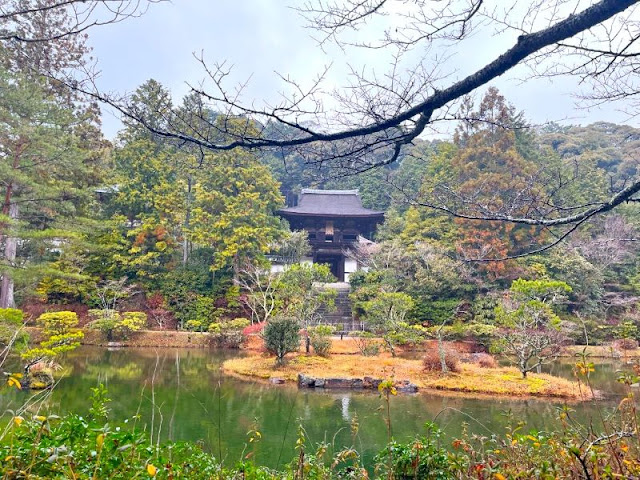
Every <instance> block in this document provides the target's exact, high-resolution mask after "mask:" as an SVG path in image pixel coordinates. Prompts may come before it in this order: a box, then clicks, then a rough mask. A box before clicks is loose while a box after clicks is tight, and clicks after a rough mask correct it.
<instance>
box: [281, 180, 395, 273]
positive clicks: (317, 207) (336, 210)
mask: <svg viewBox="0 0 640 480" xmlns="http://www.w3.org/2000/svg"><path fill="white" fill-rule="evenodd" d="M278 215H280V216H281V217H283V218H285V219H287V221H288V222H289V225H290V226H291V230H305V231H307V233H308V234H309V243H310V245H311V248H312V252H311V257H310V258H308V259H306V260H307V261H311V262H313V263H325V264H327V265H329V268H330V269H331V273H333V275H334V276H335V277H336V278H337V279H338V281H339V282H348V281H349V275H350V274H351V273H353V272H355V271H357V270H358V268H359V267H360V266H359V265H358V264H357V262H356V260H354V259H353V258H349V257H348V256H347V255H345V254H346V253H347V252H348V250H349V249H350V248H353V247H354V246H355V244H356V243H357V242H359V241H370V240H371V239H372V238H373V235H374V233H375V231H376V228H377V227H378V225H379V224H380V223H382V221H383V220H384V212H379V211H376V210H371V209H368V208H364V207H363V206H362V200H361V199H360V196H359V195H358V190H315V189H309V188H303V189H302V192H301V193H300V196H299V197H298V201H297V204H296V205H293V206H290V207H287V208H283V209H281V210H279V211H278Z"/></svg>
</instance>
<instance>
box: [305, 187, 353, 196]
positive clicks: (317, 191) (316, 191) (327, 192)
mask: <svg viewBox="0 0 640 480" xmlns="http://www.w3.org/2000/svg"><path fill="white" fill-rule="evenodd" d="M306 193H311V194H316V195H359V190H358V189H357V188H355V189H352V190H322V189H319V188H303V189H302V190H300V194H301V195H304V194H306Z"/></svg>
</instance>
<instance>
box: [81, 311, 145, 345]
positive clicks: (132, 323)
mask: <svg viewBox="0 0 640 480" xmlns="http://www.w3.org/2000/svg"><path fill="white" fill-rule="evenodd" d="M89 317H90V318H92V319H93V320H92V321H91V322H90V323H89V328H92V329H95V330H99V331H100V332H102V333H103V334H104V336H105V338H106V339H107V341H112V340H119V339H126V338H129V336H130V335H131V334H132V333H133V332H137V331H139V330H141V329H142V328H143V327H144V326H145V325H146V324H147V314H146V313H144V312H124V313H120V312H116V311H115V310H110V309H104V310H97V309H96V310H89Z"/></svg>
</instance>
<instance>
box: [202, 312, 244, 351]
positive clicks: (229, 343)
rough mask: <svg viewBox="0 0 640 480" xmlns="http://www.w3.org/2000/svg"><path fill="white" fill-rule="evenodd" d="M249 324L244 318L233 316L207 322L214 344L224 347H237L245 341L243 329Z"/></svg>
mask: <svg viewBox="0 0 640 480" xmlns="http://www.w3.org/2000/svg"><path fill="white" fill-rule="evenodd" d="M249 325H251V322H250V321H249V320H248V319H246V318H241V317H240V318H234V319H233V320H226V321H222V322H214V323H211V324H209V328H208V332H209V334H210V335H211V337H212V339H213V340H214V342H215V343H216V344H218V345H219V346H221V347H225V348H239V347H240V345H242V343H243V342H244V341H245V336H244V334H243V333H242V331H243V329H244V328H246V327H248V326H249Z"/></svg>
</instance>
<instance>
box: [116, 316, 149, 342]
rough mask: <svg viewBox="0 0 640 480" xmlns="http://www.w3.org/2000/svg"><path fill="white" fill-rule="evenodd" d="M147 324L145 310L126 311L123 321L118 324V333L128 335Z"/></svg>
mask: <svg viewBox="0 0 640 480" xmlns="http://www.w3.org/2000/svg"><path fill="white" fill-rule="evenodd" d="M146 325H147V314H146V313H144V312H124V313H123V314H122V321H121V322H120V324H119V325H118V326H117V330H118V333H119V334H120V335H122V336H124V337H127V336H128V335H130V334H131V333H132V332H137V331H138V330H141V329H142V328H143V327H145V326H146Z"/></svg>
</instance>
